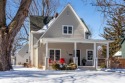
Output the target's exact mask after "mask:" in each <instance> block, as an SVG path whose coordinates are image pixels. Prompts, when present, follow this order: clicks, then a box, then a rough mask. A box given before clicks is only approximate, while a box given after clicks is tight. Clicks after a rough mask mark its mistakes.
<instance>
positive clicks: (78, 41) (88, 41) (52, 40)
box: [41, 38, 113, 44]
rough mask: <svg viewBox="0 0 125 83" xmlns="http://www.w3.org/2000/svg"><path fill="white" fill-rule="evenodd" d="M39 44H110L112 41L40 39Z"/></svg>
mask: <svg viewBox="0 0 125 83" xmlns="http://www.w3.org/2000/svg"><path fill="white" fill-rule="evenodd" d="M41 42H43V43H44V42H53V43H54V42H55V43H59V42H62V43H65V42H66V43H74V42H77V43H102V44H107V43H111V42H113V41H109V40H98V39H83V38H42V39H41Z"/></svg>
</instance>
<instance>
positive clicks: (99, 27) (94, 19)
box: [58, 0, 104, 39]
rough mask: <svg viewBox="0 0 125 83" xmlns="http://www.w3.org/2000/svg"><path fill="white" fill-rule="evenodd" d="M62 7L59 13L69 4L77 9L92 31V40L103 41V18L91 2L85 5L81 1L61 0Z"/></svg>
mask: <svg viewBox="0 0 125 83" xmlns="http://www.w3.org/2000/svg"><path fill="white" fill-rule="evenodd" d="M60 1H61V3H60V4H61V7H60V8H59V10H58V12H59V13H60V12H61V11H62V10H63V8H64V7H65V5H66V4H67V3H70V4H71V5H72V6H73V8H74V9H75V11H76V13H77V14H78V15H79V17H81V18H83V19H84V21H85V23H86V24H87V26H88V27H89V28H90V30H91V31H92V34H93V36H92V38H94V39H102V37H101V36H100V34H101V33H103V27H104V21H103V16H102V15H101V13H100V12H99V11H97V8H96V7H95V6H92V5H91V4H90V3H89V2H88V3H83V2H82V1H81V0H65V1H64V0H60Z"/></svg>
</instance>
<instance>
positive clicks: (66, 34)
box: [62, 25, 73, 35]
mask: <svg viewBox="0 0 125 83" xmlns="http://www.w3.org/2000/svg"><path fill="white" fill-rule="evenodd" d="M64 26H67V27H69V26H70V27H72V33H71V34H69V33H68V32H67V34H66V33H64ZM62 34H63V35H73V25H62Z"/></svg>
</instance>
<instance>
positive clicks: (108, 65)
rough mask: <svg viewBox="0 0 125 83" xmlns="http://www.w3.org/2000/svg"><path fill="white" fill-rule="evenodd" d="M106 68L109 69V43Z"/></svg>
mask: <svg viewBox="0 0 125 83" xmlns="http://www.w3.org/2000/svg"><path fill="white" fill-rule="evenodd" d="M106 56H107V57H106V66H107V68H109V43H107V53H106Z"/></svg>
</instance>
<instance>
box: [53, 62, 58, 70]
mask: <svg viewBox="0 0 125 83" xmlns="http://www.w3.org/2000/svg"><path fill="white" fill-rule="evenodd" d="M52 68H53V69H54V70H59V69H60V65H59V64H57V63H54V64H52Z"/></svg>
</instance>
